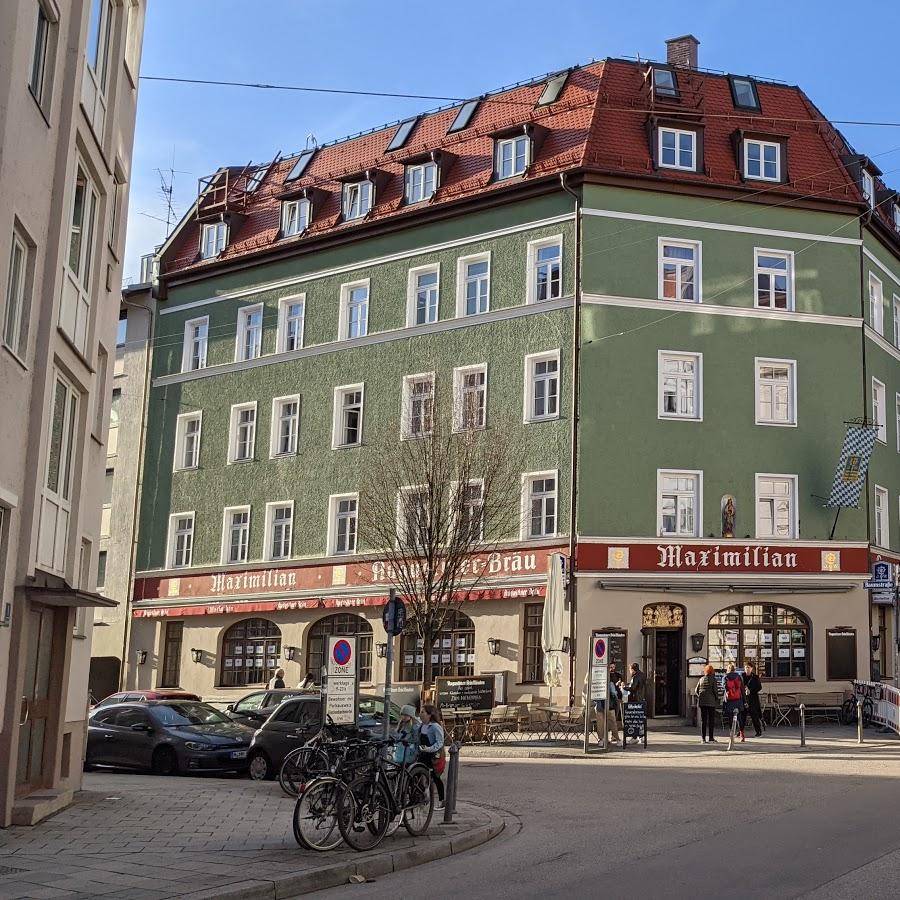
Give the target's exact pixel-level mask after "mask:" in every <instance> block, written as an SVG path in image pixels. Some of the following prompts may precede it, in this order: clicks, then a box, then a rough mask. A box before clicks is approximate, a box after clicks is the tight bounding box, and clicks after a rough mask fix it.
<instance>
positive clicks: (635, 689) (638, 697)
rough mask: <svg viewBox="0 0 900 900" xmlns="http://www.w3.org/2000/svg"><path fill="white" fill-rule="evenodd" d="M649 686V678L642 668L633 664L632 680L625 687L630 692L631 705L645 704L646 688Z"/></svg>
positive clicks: (629, 700)
mask: <svg viewBox="0 0 900 900" xmlns="http://www.w3.org/2000/svg"><path fill="white" fill-rule="evenodd" d="M646 685H647V676H646V675H644V673H643V672H642V671H641V667H640V666H639V665H638V664H637V663H632V664H631V680H630V681H629V682H628V684H627V685H625V690H627V691H628V702H629V703H643V701H644V700H645V699H646V697H645V696H644V688H645V687H646Z"/></svg>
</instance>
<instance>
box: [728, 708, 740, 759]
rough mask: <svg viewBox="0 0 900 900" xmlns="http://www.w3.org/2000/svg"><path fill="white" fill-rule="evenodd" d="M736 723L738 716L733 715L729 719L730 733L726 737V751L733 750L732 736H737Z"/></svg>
mask: <svg viewBox="0 0 900 900" xmlns="http://www.w3.org/2000/svg"><path fill="white" fill-rule="evenodd" d="M737 723H738V714H737V712H735V714H734V715H733V716H732V717H731V732H730V733H729V735H728V749H729V750H732V749H734V736H735V734H737Z"/></svg>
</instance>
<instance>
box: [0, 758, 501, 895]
mask: <svg viewBox="0 0 900 900" xmlns="http://www.w3.org/2000/svg"><path fill="white" fill-rule="evenodd" d="M84 788H85V790H84V791H82V793H80V794H79V795H77V798H76V802H75V803H74V804H73V805H72V806H71V807H69V808H68V809H66V810H64V811H63V812H61V813H59V814H58V815H56V816H54V817H53V818H51V819H48V820H47V821H46V822H43V823H41V824H39V825H36V826H33V827H12V828H8V829H6V830H0V900H13V898H16V900H18V898H57V897H59V898H79V900H84V898H87V897H103V898H116V897H122V898H126V897H127V898H129V900H164V898H169V897H179V898H194V900H200V898H213V897H215V898H225V897H229V896H230V897H234V898H237V897H241V898H247V900H255V898H257V897H259V898H275V897H276V896H277V897H278V898H282V897H292V896H299V895H300V894H303V893H307V892H309V891H310V890H317V889H320V888H324V887H330V886H334V885H337V884H345V883H347V882H348V880H349V877H350V875H352V874H354V873H357V872H359V873H360V874H365V875H369V876H372V877H375V876H378V875H384V874H387V873H388V872H392V871H395V870H399V869H403V868H408V867H409V866H413V865H417V864H418V863H421V862H427V861H430V860H432V859H440V858H442V857H445V856H450V855H451V854H452V853H456V852H462V851H463V850H466V849H469V848H470V847H474V846H477V845H478V844H480V843H483V842H484V841H486V840H489V839H490V838H491V837H493V836H494V835H496V834H497V833H499V831H500V830H502V827H503V824H502V820H501V819H500V818H499V817H498V816H496V815H494V814H493V813H491V812H490V811H488V810H485V809H482V808H480V807H476V806H473V805H471V804H467V803H464V802H460V804H459V807H458V814H457V816H456V817H455V821H454V823H453V824H452V825H442V824H440V823H439V817H438V814H437V813H436V814H435V820H434V822H433V824H432V826H431V828H430V829H429V833H428V834H427V835H425V836H423V837H420V838H415V839H413V838H410V837H409V836H408V835H407V834H406V832H405V831H404V830H403V829H400V830H399V831H398V832H397V833H396V834H395V835H394V836H393V837H391V838H386V839H385V840H384V842H383V843H382V845H381V846H380V847H379V848H377V850H375V851H373V852H371V853H362V854H361V853H355V852H353V851H352V850H347V849H342V850H335V851H332V852H329V853H313V852H310V851H307V850H303V849H302V848H300V847H298V846H297V843H296V841H295V840H294V835H293V831H292V828H291V816H292V813H293V808H294V801H293V800H292V799H291V798H290V797H287V796H286V795H285V794H284V793H283V792H282V791H281V789H280V788H279V786H278V784H277V783H270V782H265V783H259V782H252V781H247V780H238V779H219V778H217V779H208V778H155V777H153V776H149V775H122V774H111V773H90V774H87V775H85V781H84Z"/></svg>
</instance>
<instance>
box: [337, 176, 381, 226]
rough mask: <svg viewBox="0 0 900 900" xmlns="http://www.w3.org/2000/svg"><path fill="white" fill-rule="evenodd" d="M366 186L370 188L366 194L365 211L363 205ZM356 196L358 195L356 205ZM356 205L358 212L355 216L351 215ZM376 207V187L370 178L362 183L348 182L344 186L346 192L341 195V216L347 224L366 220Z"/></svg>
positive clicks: (364, 179)
mask: <svg viewBox="0 0 900 900" xmlns="http://www.w3.org/2000/svg"><path fill="white" fill-rule="evenodd" d="M364 186H367V187H368V192H367V194H366V199H367V205H366V207H365V209H363V204H362V200H363V187H364ZM354 194H355V195H356V200H357V203H356V204H354ZM354 205H355V206H356V208H357V212H356V214H355V215H351V212H352V211H353V208H354ZM374 205H375V185H374V184H373V183H372V182H371V181H370V180H369V179H368V178H363V179H362V180H361V181H353V182H348V183H347V184H345V185H344V190H343V192H342V195H341V214H342V218H343V220H344V221H345V222H353V221H355V220H356V219H364V218H365V217H366V216H367V215H368V213H369V211H370V210H371V209H372V207H373V206H374Z"/></svg>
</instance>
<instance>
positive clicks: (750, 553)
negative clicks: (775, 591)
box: [656, 544, 797, 570]
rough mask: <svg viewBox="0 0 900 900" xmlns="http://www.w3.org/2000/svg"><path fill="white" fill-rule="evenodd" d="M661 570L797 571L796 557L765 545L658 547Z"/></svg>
mask: <svg viewBox="0 0 900 900" xmlns="http://www.w3.org/2000/svg"><path fill="white" fill-rule="evenodd" d="M656 552H657V553H658V554H659V561H658V562H657V564H656V565H657V567H658V568H660V569H697V570H702V569H796V568H797V554H796V553H783V552H781V551H780V550H776V549H774V548H769V547H767V546H761V547H759V546H753V547H750V546H744V547H721V546H719V545H718V544H716V545H715V546H713V547H687V548H686V547H683V546H682V545H681V544H659V545H657V547H656Z"/></svg>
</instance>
